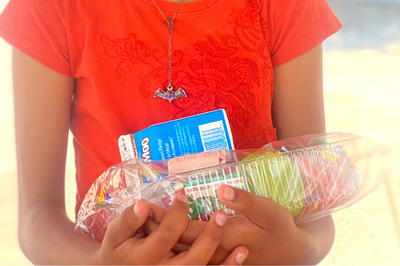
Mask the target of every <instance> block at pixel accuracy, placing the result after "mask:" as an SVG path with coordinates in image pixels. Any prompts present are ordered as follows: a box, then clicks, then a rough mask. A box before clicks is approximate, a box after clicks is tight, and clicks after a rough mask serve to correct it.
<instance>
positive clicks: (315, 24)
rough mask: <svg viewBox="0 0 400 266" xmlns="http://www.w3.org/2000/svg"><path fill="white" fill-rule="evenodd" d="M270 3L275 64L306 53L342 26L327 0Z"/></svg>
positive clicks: (285, 0) (272, 47)
mask: <svg viewBox="0 0 400 266" xmlns="http://www.w3.org/2000/svg"><path fill="white" fill-rule="evenodd" d="M271 4H272V5H271V8H270V11H271V13H270V14H271V15H272V18H271V23H272V24H273V25H272V30H273V34H272V36H273V37H272V43H271V51H270V54H271V60H272V64H273V66H274V67H276V66H279V65H282V64H284V63H286V62H288V61H290V60H292V59H294V58H296V57H298V56H299V55H301V54H303V53H305V52H307V51H308V50H310V49H312V48H313V47H315V46H317V45H318V44H320V43H321V42H322V41H324V40H325V39H326V38H328V37H329V36H330V35H332V34H333V33H335V32H336V31H338V30H339V29H340V28H341V27H342V25H341V24H340V22H339V20H338V19H337V18H336V16H335V14H334V13H333V12H332V9H331V8H330V7H329V5H328V3H327V2H326V0H272V1H271Z"/></svg>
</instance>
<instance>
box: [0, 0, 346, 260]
mask: <svg viewBox="0 0 400 266" xmlns="http://www.w3.org/2000/svg"><path fill="white" fill-rule="evenodd" d="M175 2H178V3H175ZM168 18H174V19H173V21H172V23H171V25H172V27H169V25H168ZM339 28H340V23H339V22H338V20H337V19H336V17H335V16H334V14H333V13H332V11H331V10H330V8H329V6H328V5H327V3H326V2H325V0H287V1H283V0H235V1H232V0H196V1H184V3H180V0H177V1H175V0H171V1H165V0H157V1H153V0H129V1H125V0H124V1H111V2H110V1H99V0H98V1H88V0H84V1H82V0H80V1H75V0H73V1H71V0H69V1H67V0H11V1H10V3H9V5H8V6H7V7H6V9H5V10H4V12H3V14H2V15H1V17H0V36H1V37H3V38H4V39H5V40H6V41H8V42H9V43H10V44H11V45H13V46H14V47H15V48H14V59H13V62H14V81H15V106H16V110H15V118H16V139H17V156H18V171H19V184H20V226H19V228H20V236H19V238H20V242H21V247H22V249H23V251H24V252H25V254H26V255H27V257H28V258H29V259H31V260H32V261H33V262H34V263H43V264H44V263H55V264H60V263H71V264H80V263H86V264H89V263H93V262H99V261H100V262H101V263H103V262H105V261H106V262H107V263H118V264H121V263H125V262H126V263H130V264H133V263H151V264H156V263H159V262H162V263H166V262H173V263H178V262H179V263H188V262H194V263H197V264H201V263H207V262H209V260H210V258H211V262H215V263H221V262H223V261H224V260H225V259H226V258H227V259H226V263H231V264H232V263H243V259H244V258H246V257H247V256H248V257H247V260H246V263H251V264H254V263H262V264H266V263H275V264H278V263H288V264H295V263H318V262H319V261H320V260H321V259H322V258H323V256H325V255H326V253H327V252H328V251H329V249H330V245H331V244H332V241H333V235H334V234H333V223H332V221H331V218H326V219H322V220H319V221H316V222H313V223H309V224H307V225H303V226H301V227H299V226H296V225H295V224H294V223H293V219H291V217H290V215H288V213H287V212H285V210H283V208H282V209H281V208H280V207H279V206H276V205H275V204H274V203H273V202H270V201H269V200H268V199H265V198H260V197H257V196H254V195H250V194H247V193H246V192H244V191H240V190H237V189H234V188H230V187H226V186H224V187H222V188H221V189H220V192H219V193H222V194H221V197H223V194H224V192H225V194H226V196H227V198H228V199H230V200H227V201H226V202H224V203H226V204H227V205H230V204H232V203H234V205H232V207H231V208H232V209H237V210H238V211H239V212H241V213H243V214H244V215H243V217H242V218H240V219H232V220H230V221H227V225H229V226H227V225H225V227H226V229H224V230H225V233H224V235H223V237H222V235H221V234H222V231H221V230H222V226H219V225H220V224H225V220H226V217H223V215H224V214H223V213H220V214H219V216H220V219H217V218H216V217H217V216H218V215H217V214H218V213H217V214H216V215H214V216H215V217H214V220H215V222H214V220H212V222H210V223H209V224H210V225H209V227H207V228H208V229H205V227H206V224H204V223H194V222H190V223H189V224H187V221H186V220H185V219H184V218H182V219H180V220H179V217H185V215H184V214H185V211H186V212H187V210H185V208H182V206H180V204H181V203H182V202H180V201H177V203H176V204H175V207H174V209H173V210H171V211H170V212H169V213H168V214H167V216H165V215H166V214H165V213H163V212H162V211H161V210H159V209H157V208H155V207H154V206H152V207H151V208H152V211H151V212H150V214H151V215H152V216H153V217H152V218H149V219H147V217H148V214H149V211H150V209H149V208H150V207H149V205H148V204H147V203H146V202H144V201H141V202H139V203H138V204H136V209H135V210H136V211H138V210H140V215H137V214H135V213H134V211H133V208H132V209H131V210H127V212H126V214H123V215H122V218H121V217H120V218H118V219H116V221H114V222H113V223H112V224H111V226H110V228H109V230H108V233H107V236H106V238H105V242H103V244H102V245H101V246H99V245H98V244H97V243H93V242H91V240H90V239H86V238H83V237H82V236H77V235H73V234H72V228H73V224H72V223H71V222H70V221H68V220H67V219H66V218H65V216H64V214H65V213H64V212H65V211H64V194H63V192H64V184H63V182H64V179H63V176H64V168H65V151H66V139H67V135H68V129H70V130H71V132H72V133H73V135H74V148H75V154H76V169H77V174H76V181H77V188H78V193H77V205H76V206H77V210H78V209H79V206H80V203H81V201H82V200H83V197H84V196H85V194H86V192H87V190H88V189H89V187H90V186H91V184H92V182H93V181H94V180H95V179H96V178H97V177H98V176H99V175H100V174H101V173H102V172H103V171H104V170H106V169H107V168H108V167H110V166H111V165H113V164H115V163H118V162H119V160H120V159H119V152H118V145H117V140H118V137H119V136H120V135H123V134H129V133H133V132H136V131H139V130H141V129H143V128H146V127H148V126H150V125H152V124H156V123H161V122H165V121H168V120H172V119H176V118H181V117H185V116H189V115H194V114H199V113H203V112H207V111H212V110H216V109H221V108H222V109H225V110H226V112H227V115H228V119H229V121H230V124H231V128H232V133H233V139H234V142H235V147H236V148H237V149H244V148H255V147H261V146H263V145H265V144H266V143H268V142H271V141H274V140H276V139H277V138H286V137H293V136H297V135H304V134H309V133H320V132H324V130H325V125H324V116H323V97H322V63H321V56H322V52H321V45H320V43H321V42H322V41H323V40H324V39H325V38H327V37H328V36H329V35H331V34H333V33H334V32H335V31H337V30H338V29H339ZM170 29H172V31H170ZM170 40H171V43H170ZM170 44H171V45H170ZM17 49H18V50H17ZM170 61H171V64H170ZM170 82H171V84H172V85H173V87H174V89H173V91H176V90H177V89H178V88H182V89H183V90H184V92H185V94H186V96H187V97H180V98H177V99H174V100H172V101H171V102H170V101H168V100H165V99H162V98H159V97H156V98H154V97H153V96H154V94H155V91H156V90H157V89H158V88H161V89H163V90H166V88H167V87H168V85H169V83H170ZM250 203H253V205H254V206H251V207H250V208H249V206H250V205H249V204H250ZM183 204H184V203H183ZM221 215H222V216H221ZM164 216H165V217H164ZM124 217H125V218H126V217H127V218H126V219H125V218H124ZM132 217H134V218H132ZM221 217H222V218H221ZM221 219H222V220H221ZM146 220H147V222H146V225H145V226H144V227H143V228H144V229H147V231H152V230H153V229H154V230H156V231H154V232H155V233H152V235H153V236H154V235H156V236H158V237H159V238H157V237H153V238H152V241H150V240H149V239H150V238H151V237H149V238H148V239H146V240H145V239H142V240H140V241H142V242H140V243H142V244H143V243H145V244H143V245H142V246H140V245H139V244H137V243H138V242H135V243H136V245H139V247H136V248H135V250H136V251H135V252H136V253H137V255H136V256H133V255H132V256H131V257H129V256H128V257H129V258H126V257H127V256H124V255H123V254H124V252H125V251H124V249H123V248H120V249H119V250H117V249H114V248H115V247H117V246H118V247H121V245H122V246H123V247H125V248H126V247H130V248H131V246H130V245H129V242H134V241H132V238H131V237H132V235H134V232H135V231H136V229H137V230H139V231H140V230H142V229H139V228H142V227H141V226H142V224H143V223H145V221H146ZM34 221H40V223H39V222H34ZM126 221H128V222H126ZM177 221H180V223H178V224H180V227H179V226H176V228H177V229H172V227H171V226H170V223H171V222H177ZM124 223H127V224H128V225H127V226H124ZM158 224H161V225H162V226H161V225H160V227H158ZM215 224H217V226H215ZM186 226H188V230H186V231H185V233H183V230H184V229H185V228H186ZM155 228H158V229H155ZM189 229H190V230H189ZM204 230H205V231H204ZM229 230H231V231H229ZM260 230H261V231H260ZM203 231H204V232H205V233H204V234H203V235H201V233H202V232H203ZM160 232H162V233H160ZM227 232H231V233H227ZM271 232H272V233H271ZM142 233H143V232H142ZM182 234H183V236H184V237H181V235H182ZM207 234H208V235H207ZM209 234H216V235H219V236H221V237H222V238H221V239H219V241H218V243H214V246H215V248H214V249H212V248H210V249H211V251H209V252H208V253H207V252H206V251H203V250H201V249H199V248H198V247H199V246H205V245H206V246H207V245H208V246H213V245H212V243H213V241H211V240H210V238H209ZM122 235H123V237H122ZM139 235H140V234H139ZM200 235H201V236H200ZM207 236H208V237H207ZM250 236H251V237H250ZM56 237H62V238H63V240H61V239H60V238H57V240H56ZM135 237H136V238H137V236H135ZM179 237H181V240H180V241H179V242H178V239H179ZM139 238H140V237H139ZM154 239H156V240H158V241H155V240H154ZM196 239H197V241H202V242H195V244H193V242H194V241H196ZM32 241H35V243H36V242H37V243H40V245H36V244H35V245H32V243H33V242H32ZM146 241H147V242H146ZM260 242H261V243H260ZM320 242H321V243H322V242H323V243H322V244H320V245H319V246H318V245H316V244H315V243H320ZM53 243H54V244H53ZM56 243H57V244H56ZM148 243H152V245H150V244H148ZM157 243H158V244H157ZM159 243H164V244H165V243H168V245H161V246H160V244H159ZM196 243H197V244H196ZM198 243H201V244H202V245H199V244H198ZM218 244H219V247H218V249H217V252H215V253H214V250H215V249H216V248H217V246H218ZM56 246H61V247H63V248H62V249H59V248H57V247H56ZM173 246H174V248H173V250H174V251H175V252H183V251H184V250H187V249H188V247H189V246H192V249H193V250H192V252H191V251H190V250H189V252H188V254H189V256H187V257H186V258H185V259H186V260H174V261H166V260H165V259H166V258H170V257H171V256H173V255H171V254H175V253H169V252H172V251H171V249H172V247H173ZM49 248H52V250H51V251H52V255H51V256H50V255H48V256H47V254H48V253H47V252H46V251H50V250H48V249H49ZM196 248H197V249H196ZM160 249H163V250H164V251H165V252H164V253H162V252H161V253H162V254H163V256H160V257H157V256H154V257H153V255H149V256H150V259H149V258H147V257H148V256H147V257H145V258H143V259H144V260H141V259H142V257H141V256H143V254H146V255H148V254H154V253H156V250H160ZM116 250H117V251H116ZM114 251H116V252H114ZM201 252H203V253H204V252H205V253H207V254H208V255H209V256H208V255H202V258H201V259H202V260H200V258H197V257H196V256H194V257H190V256H193V255H192V254H199V253H201ZM158 253H160V251H159V252H158ZM205 253H204V254H205ZM104 254H107V255H104ZM116 254H118V255H116ZM166 254H167V255H166ZM168 254H169V255H168ZM229 254H230V255H229ZM239 254H241V255H240V256H241V259H239V260H237V259H236V258H237V257H238V256H239ZM186 255H187V254H186ZM105 256H106V257H107V259H106V258H105ZM179 256H180V255H177V256H173V259H177V257H179ZM181 256H183V255H181ZM240 256H239V257H240ZM121 257H124V259H126V260H122V261H121V260H119V259H120V258H121ZM99 258H101V260H100V259H99ZM130 258H132V260H130ZM179 258H181V257H179ZM195 258H197V259H199V260H195ZM114 259H115V260H114ZM104 260H105V261H104Z"/></svg>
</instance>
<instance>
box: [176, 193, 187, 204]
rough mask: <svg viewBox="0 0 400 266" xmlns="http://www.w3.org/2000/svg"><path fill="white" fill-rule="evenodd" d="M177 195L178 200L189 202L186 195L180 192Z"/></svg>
mask: <svg viewBox="0 0 400 266" xmlns="http://www.w3.org/2000/svg"><path fill="white" fill-rule="evenodd" d="M176 197H177V198H178V200H180V201H182V202H184V203H185V204H188V199H187V198H186V196H185V195H182V194H179V195H177V196H176Z"/></svg>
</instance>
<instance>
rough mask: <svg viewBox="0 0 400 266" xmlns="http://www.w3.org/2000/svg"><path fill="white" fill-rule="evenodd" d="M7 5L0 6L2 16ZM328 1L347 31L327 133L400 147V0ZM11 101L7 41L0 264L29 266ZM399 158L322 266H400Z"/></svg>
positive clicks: (1, 90) (0, 48) (334, 59)
mask: <svg viewBox="0 0 400 266" xmlns="http://www.w3.org/2000/svg"><path fill="white" fill-rule="evenodd" d="M304 1H306V0H304ZM7 2H8V0H0V12H1V11H2V10H3V8H4V7H5V5H6V4H7ZM328 2H329V4H330V5H331V7H332V9H333V10H334V12H335V13H336V15H337V16H338V17H339V19H340V20H341V22H342V24H343V29H342V30H341V31H340V32H339V33H337V34H336V35H334V36H332V37H331V38H329V39H328V40H327V41H326V42H325V43H324V50H325V52H324V91H325V112H326V121H327V131H328V132H333V131H344V132H351V133H355V134H360V135H363V136H367V137H369V138H371V139H373V140H375V141H378V142H381V143H382V144H386V145H388V144H390V146H392V147H395V145H394V144H397V148H400V146H399V144H400V85H399V84H400V0H328ZM12 101H13V100H12V81H11V48H10V46H9V45H8V44H7V43H5V42H4V41H3V40H2V39H0V125H1V127H0V214H1V216H0V264H1V265H16V264H18V265H21V264H30V262H29V261H28V260H27V259H26V258H25V257H24V255H23V254H22V252H21V251H20V249H19V246H18V241H17V177H16V159H15V150H14V124H13V102H12ZM397 148H393V149H392V150H393V151H395V152H396V150H397ZM399 154H400V152H397V155H392V157H391V160H393V162H395V163H394V166H393V168H391V169H389V171H388V172H390V173H392V174H391V176H390V178H389V179H388V180H387V181H386V182H384V183H382V184H381V185H380V186H379V187H378V188H377V189H376V191H375V192H374V193H372V194H371V195H369V196H368V197H366V198H365V199H363V200H361V201H360V202H359V203H357V204H355V205H353V206H352V207H350V208H348V209H346V210H344V211H341V212H338V213H336V214H334V215H333V216H334V219H335V223H336V228H337V229H336V230H337V231H336V241H335V244H334V246H333V249H332V251H331V252H330V254H329V255H328V256H327V258H326V259H325V260H324V261H323V262H322V263H321V264H322V265H400V219H399V215H400V156H399ZM73 158H74V157H73V151H72V149H71V148H70V149H69V152H68V162H67V181H66V184H67V185H66V190H67V204H68V212H69V215H70V216H71V217H72V215H73V206H74V191H75V187H74V186H75V185H74V164H73ZM396 162H397V163H396Z"/></svg>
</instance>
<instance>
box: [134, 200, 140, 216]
mask: <svg viewBox="0 0 400 266" xmlns="http://www.w3.org/2000/svg"><path fill="white" fill-rule="evenodd" d="M133 211H134V212H135V214H136V216H139V214H140V209H139V204H137V203H136V204H135V206H134V207H133Z"/></svg>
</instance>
